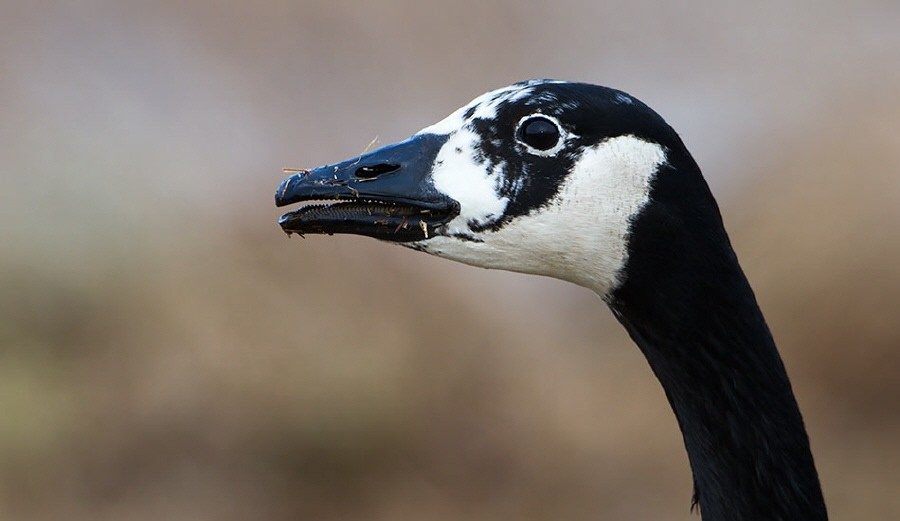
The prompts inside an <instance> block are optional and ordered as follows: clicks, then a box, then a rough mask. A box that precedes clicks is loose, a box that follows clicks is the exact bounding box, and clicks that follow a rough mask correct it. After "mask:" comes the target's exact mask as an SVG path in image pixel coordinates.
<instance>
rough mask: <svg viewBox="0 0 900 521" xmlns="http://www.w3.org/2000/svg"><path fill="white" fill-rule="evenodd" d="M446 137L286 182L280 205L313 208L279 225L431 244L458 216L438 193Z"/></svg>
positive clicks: (418, 140)
mask: <svg viewBox="0 0 900 521" xmlns="http://www.w3.org/2000/svg"><path fill="white" fill-rule="evenodd" d="M446 141H447V137H446V136H438V135H434V134H422V135H418V136H414V137H412V138H410V139H408V140H406V141H403V142H401V143H397V144H395V145H388V146H386V147H384V148H380V149H378V150H374V151H372V152H369V153H367V154H363V155H362V156H359V157H356V158H354V159H349V160H347V161H344V162H341V163H338V164H335V165H326V166H322V167H319V168H315V169H313V170H308V171H303V172H299V173H297V174H294V175H292V176H291V177H288V178H287V179H285V180H284V181H283V182H282V183H281V186H279V187H278V191H277V192H276V193H275V205H276V206H286V205H289V204H294V203H308V204H305V205H304V206H302V207H301V208H299V209H297V210H294V211H292V212H289V213H286V214H284V215H283V216H282V217H281V219H279V220H278V224H280V225H281V228H282V229H283V230H284V231H285V232H286V233H288V234H291V233H299V234H305V233H327V234H332V233H353V234H358V235H367V236H369V237H375V238H378V239H384V240H390V241H398V242H408V241H418V240H422V239H427V238H429V237H431V236H432V235H434V234H435V233H437V232H438V231H439V229H440V227H441V226H443V225H444V224H446V223H447V222H448V221H450V220H451V219H453V218H454V217H456V215H457V214H459V203H457V202H456V201H454V200H453V199H451V198H449V197H447V196H446V195H444V194H442V193H441V192H438V191H437V190H436V189H435V188H434V184H433V183H432V180H431V169H432V166H433V165H434V161H435V158H436V157H437V154H438V151H439V150H440V149H441V146H443V145H444V143H445V142H446Z"/></svg>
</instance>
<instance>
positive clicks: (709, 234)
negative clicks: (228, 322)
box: [275, 80, 827, 521]
mask: <svg viewBox="0 0 900 521" xmlns="http://www.w3.org/2000/svg"><path fill="white" fill-rule="evenodd" d="M275 199H276V204H277V206H285V205H289V204H294V203H303V204H302V206H300V208H298V209H296V210H294V211H292V212H290V213H287V214H285V215H284V216H283V217H281V219H280V220H279V224H280V225H281V227H282V229H283V230H284V231H285V232H287V233H289V234H290V233H300V234H305V233H327V234H333V233H353V234H360V235H367V236H370V237H375V238H378V239H381V240H385V241H391V242H396V243H399V244H401V245H403V246H407V247H409V248H413V249H416V250H420V251H424V252H428V253H431V254H434V255H438V256H441V257H447V258H450V259H453V260H457V261H461V262H465V263H467V264H472V265H475V266H482V267H486V268H499V269H505V270H512V271H519V272H524V273H534V274H539V275H549V276H551V277H556V278H559V279H563V280H568V281H571V282H574V283H576V284H579V285H581V286H585V287H587V288H590V289H592V290H594V291H595V292H596V293H597V294H598V295H600V296H601V297H602V298H603V300H604V301H605V302H606V303H607V304H608V306H609V308H610V309H611V310H612V312H613V314H614V315H615V316H616V318H617V319H618V320H619V321H620V322H621V323H622V325H623V326H624V327H625V328H626V330H627V331H628V333H629V335H630V336H631V338H632V339H633V340H634V341H635V343H637V345H638V346H639V347H640V349H641V351H642V352H643V353H644V355H645V357H646V358H647V361H648V362H649V363H650V366H651V367H652V369H653V372H654V373H655V374H656V376H657V378H658V379H659V381H660V382H661V384H662V386H663V389H664V390H665V393H666V397H667V398H668V400H669V403H670V404H671V406H672V409H673V410H674V412H675V415H676V416H677V419H678V423H679V426H680V428H681V431H682V433H683V436H684V444H685V447H686V449H687V452H688V457H689V460H690V464H691V469H692V473H693V478H694V502H695V503H697V504H699V505H700V512H701V514H702V517H703V519H705V520H708V521H709V520H725V519H728V520H785V521H787V520H800V519H803V520H809V519H816V520H824V519H827V513H826V510H825V503H824V501H823V498H822V492H821V489H820V486H819V481H818V476H817V474H816V469H815V466H814V463H813V458H812V454H811V453H810V449H809V441H808V439H807V435H806V431H805V429H804V426H803V420H802V418H801V416H800V411H799V409H798V407H797V402H796V400H795V399H794V395H793V392H792V390H791V385H790V383H789V381H788V377H787V374H786V372H785V369H784V366H783V364H782V361H781V358H780V357H779V355H778V351H777V350H776V348H775V343H774V341H773V340H772V336H771V334H770V333H769V329H768V326H767V325H766V322H765V320H764V318H763V315H762V313H761V312H760V310H759V306H758V305H757V303H756V298H755V296H754V294H753V291H752V290H751V288H750V285H749V284H748V282H747V279H746V277H745V276H744V274H743V272H742V270H741V267H740V265H739V264H738V261H737V258H736V257H735V254H734V251H733V249H732V247H731V244H730V242H729V239H728V235H727V234H726V232H725V229H724V227H723V225H722V218H721V216H720V214H719V209H718V206H717V205H716V201H715V199H714V198H713V196H712V194H711V193H710V191H709V188H708V186H707V184H706V182H705V180H704V179H703V177H702V175H701V173H700V169H699V167H698V166H697V164H696V163H695V162H694V159H693V158H692V157H691V154H690V153H689V152H688V151H687V149H686V148H685V146H684V144H683V143H682V141H681V138H680V137H679V136H678V134H676V133H675V131H674V130H673V129H672V128H671V127H670V126H669V125H668V124H667V123H666V122H665V121H664V120H663V119H662V117H660V116H659V115H658V114H656V113H655V112H654V111H653V110H651V109H650V108H649V107H647V106H646V105H644V104H643V103H641V102H640V101H638V100H637V99H635V98H634V97H632V96H630V95H628V94H626V93H624V92H621V91H618V90H614V89H610V88H605V87H599V86H595V85H588V84H583V83H570V82H561V81H550V80H533V81H526V82H522V83H517V84H514V85H511V86H508V87H504V88H501V89H498V90H495V91H492V92H488V93H487V94H484V95H482V96H479V97H478V98H476V99H475V100H473V101H472V102H471V103H469V104H467V105H466V106H464V107H462V108H460V109H459V110H457V111H456V112H454V113H453V114H451V115H450V116H448V117H447V118H446V119H444V120H443V121H441V122H439V123H437V124H435V125H432V126H430V127H427V128H425V129H423V130H422V131H420V132H418V133H417V134H415V135H414V136H412V137H411V138H409V139H408V140H406V141H403V142H401V143H397V144H394V145H390V146H386V147H384V148H381V149H379V150H375V151H372V152H369V153H366V154H363V155H361V156H359V157H354V158H352V159H349V160H347V161H344V162H341V163H337V164H334V165H326V166H322V167H319V168H316V169H313V170H309V171H302V172H299V173H297V174H295V175H292V176H291V177H289V178H287V179H285V180H284V182H282V184H281V186H280V187H279V188H278V191H277V193H276V197H275Z"/></svg>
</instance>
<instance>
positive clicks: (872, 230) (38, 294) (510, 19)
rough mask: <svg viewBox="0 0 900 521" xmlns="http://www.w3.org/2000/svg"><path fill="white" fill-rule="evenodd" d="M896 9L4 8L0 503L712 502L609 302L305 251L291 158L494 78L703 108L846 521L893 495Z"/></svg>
mask: <svg viewBox="0 0 900 521" xmlns="http://www.w3.org/2000/svg"><path fill="white" fill-rule="evenodd" d="M898 28H900V3H898V2H896V1H894V0H870V1H862V2H841V1H837V0H834V1H819V0H817V1H813V0H805V1H797V2H789V3H785V2H782V1H768V0H763V1H761V2H743V3H735V2H715V1H712V0H710V1H706V2H689V3H687V4H685V3H679V4H678V5H677V6H676V5H675V4H674V3H673V4H672V5H664V4H663V3H658V2H652V1H632V0H628V1H606V2H589V1H586V0H571V1H557V2H532V1H521V0H519V1H500V2H488V3H484V2H475V1H470V0H463V1H461V2H440V3H423V2H417V1H412V0H397V1H390V2H361V1H348V2H336V3H329V2H324V1H301V2H288V1H280V0H275V1H263V2H252V3H251V2H245V3H231V2H216V1H211V0H196V1H193V2H178V1H173V0H159V1H156V2H115V1H74V0H73V1H69V2H58V3H57V2H17V1H11V0H0V176H2V177H0V519H4V520H5V519H10V520H13V519H15V520H45V519H66V520H157V519H168V520H207V519H208V520H213V519H215V520H230V519H234V520H238V519H271V520H295V519H310V520H325V521H330V520H348V521H354V520H398V519H401V520H402V519H424V520H435V521H443V520H448V521H449V520H458V519H469V520H508V519H519V520H550V519H553V520H556V519H567V520H588V519H639V520H640V519H685V520H687V519H697V516H696V514H691V513H690V512H689V504H690V497H691V478H690V471H689V468H688V463H687V458H686V456H685V454H684V449H683V446H682V441H681V436H680V433H679V431H678V428H677V425H676V422H675V418H674V416H673V415H672V413H671V411H670V410H669V408H668V404H667V403H666V401H665V398H664V396H663V393H662V391H661V389H660V387H659V384H658V383H657V382H656V380H655V379H654V378H653V376H652V374H651V372H650V370H649V368H648V366H647V364H646V363H645V361H644V360H643V358H642V357H641V355H640V353H639V351H638V349H637V348H636V347H635V346H633V345H632V344H631V342H630V341H629V340H628V338H627V337H626V335H625V333H624V331H622V329H621V328H620V327H619V325H618V324H617V323H616V322H615V321H614V320H613V318H612V317H611V315H610V313H609V312H608V311H607V310H606V309H605V307H604V306H603V305H602V304H601V302H600V301H599V300H598V299H597V298H596V297H595V296H594V295H592V294H591V293H590V292H589V291H587V290H584V289H581V288H578V287H576V286H573V285H569V284H566V283H562V282H559V281H554V280H548V279H542V278H538V277H529V276H524V275H516V274H508V273H501V272H489V271H486V270H480V269H475V268H471V267H467V266H463V265H457V264H454V263H451V262H449V261H444V260H440V259H435V258H430V257H428V256H426V255H423V254H417V253H414V252H410V251H407V250H403V249H401V248H397V247H393V246H390V245H386V244H381V243H378V242H376V241H372V240H368V239H364V238H356V237H307V238H306V239H300V238H297V237H296V236H295V237H294V238H292V239H290V240H289V239H288V238H287V237H286V236H285V235H284V234H282V233H281V231H280V229H279V228H278V226H277V225H276V224H275V221H276V219H277V217H278V216H279V215H280V213H281V212H280V211H279V210H276V209H275V208H274V206H273V193H274V190H275V188H276V186H277V184H278V183H279V181H280V180H281V179H282V178H283V176H284V174H282V172H281V168H282V167H296V168H300V167H309V166H315V165H319V164H323V163H327V162H332V161H334V160H337V159H344V158H346V157H350V156H352V155H354V154H357V153H359V152H361V151H362V150H363V149H364V148H365V147H366V145H367V144H368V143H369V142H370V141H372V140H373V139H374V138H376V137H377V138H378V144H379V145H383V144H387V143H390V142H393V141H395V140H398V139H402V138H405V137H406V136H408V135H409V134H411V133H413V132H415V131H417V130H418V129H420V128H422V127H424V126H426V125H428V124H430V123H432V122H435V121H437V120H439V119H440V118H443V117H444V116H445V115H446V114H448V113H450V112H451V111H452V110H454V109H455V108H457V107H458V106H461V105H462V104H464V103H466V102H468V101H469V100H470V99H471V98H473V97H475V96H476V95H478V94H481V93H482V92H484V91H486V90H489V89H493V88H496V87H499V86H502V85H505V84H508V83H511V82H513V81H517V80H521V79H526V78H535V77H552V78H564V79H571V80H580V81H587V82H592V83H600V84H605V85H609V86H614V87H617V88H621V89H623V90H626V91H628V92H630V93H631V94H634V95H635V96H637V97H638V98H640V99H642V100H644V101H645V102H647V103H648V104H649V105H651V106H652V107H654V108H655V109H656V110H657V111H659V112H660V113H661V114H662V115H663V116H664V117H665V118H666V119H667V120H668V121H669V122H670V123H671V124H672V125H673V126H674V127H675V128H676V129H678V130H679V132H680V133H681V135H682V137H683V138H684V140H685V142H686V143H687V145H688V147H689V148H690V149H691V150H692V152H693V154H694V155H695V157H696V158H697V160H698V161H699V163H700V165H701V167H702V168H703V170H704V172H705V175H706V177H707V179H708V181H709V183H710V185H711V186H712V188H713V191H714V192H715V193H716V194H717V196H718V199H719V202H720V205H721V207H722V210H723V214H724V218H725V221H726V225H727V226H728V228H729V230H730V233H731V235H732V240H733V242H734V246H735V248H736V250H737V252H738V255H739V257H740V258H741V260H742V264H743V266H744V268H745V270H746V272H747V274H748V276H749V278H750V280H751V283H752V284H753V285H754V288H755V290H756V293H757V295H758V297H759V300H760V303H761V305H762V307H763V310H764V312H765V313H766V315H767V318H768V320H769V323H770V326H771V328H772V330H773V332H774V334H775V337H776V339H777V341H778V343H779V346H780V349H781V352H782V356H783V357H784V359H785V363H786V365H787V366H788V371H789V373H790V375H791V377H792V379H793V383H794V389H795V391H796V393H797V397H798V400H799V402H800V405H801V408H802V409H803V411H804V414H805V419H806V422H807V426H808V429H809V432H810V436H811V439H812V444H813V451H814V453H815V456H816V460H817V463H818V467H819V472H820V475H821V478H822V484H823V487H824V491H825V495H826V500H827V502H828V505H829V509H830V512H831V515H832V518H833V519H890V518H894V519H896V518H898V517H900V471H898V469H900V442H898V441H897V440H898V439H900V380H898V378H897V374H898V369H900V349H898V347H900V320H898V319H900V304H898V301H900V233H898V225H900V204H898V202H900V123H898V121H900V30H898Z"/></svg>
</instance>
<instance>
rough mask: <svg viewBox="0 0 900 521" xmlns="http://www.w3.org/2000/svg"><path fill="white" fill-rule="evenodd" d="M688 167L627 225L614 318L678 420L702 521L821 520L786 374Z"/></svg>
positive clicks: (705, 194)
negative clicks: (628, 234) (623, 266)
mask: <svg viewBox="0 0 900 521" xmlns="http://www.w3.org/2000/svg"><path fill="white" fill-rule="evenodd" d="M685 154H686V152H685ZM685 157H686V158H685V159H684V160H683V162H682V164H677V163H676V164H672V163H670V164H667V165H665V166H664V167H663V168H662V169H661V171H660V172H659V173H658V176H657V178H656V179H655V181H654V185H653V188H652V192H651V201H652V202H651V203H649V204H648V205H647V207H645V209H644V210H643V211H642V213H641V214H640V215H639V216H638V217H637V218H636V219H635V221H634V222H633V225H632V235H631V240H630V242H629V259H628V264H627V267H626V272H625V274H626V277H625V280H624V283H623V284H622V285H621V286H620V287H619V288H618V289H617V290H616V291H615V292H613V294H612V295H610V297H609V298H608V302H609V305H610V308H611V309H612V310H613V313H614V314H615V315H616V317H617V318H618V319H619V321H620V322H621V323H622V324H623V325H624V326H625V328H626V329H627V330H628V333H629V334H630V335H631V338H632V339H633V340H634V341H635V342H636V343H637V344H638V346H639V347H640V349H641V351H642V352H643V353H644V355H645V356H646V358H647V360H648V361H649V363H650V366H651V367H652V369H653V372H654V373H655V374H656V376H657V378H659V381H660V382H661V383H662V386H663V389H664V390H665V393H666V397H667V398H668V400H669V403H670V404H671V405H672V409H673V410H674V411H675V415H676V416H677V418H678V423H679V426H680V427H681V431H682V433H683V435H684V443H685V447H686V448H687V452H688V457H689V459H690V463H691V469H692V472H693V476H694V494H695V495H694V501H695V502H696V503H698V504H699V505H700V512H701V515H702V518H703V519H704V520H705V521H712V520H726V519H727V520H733V521H739V520H747V521H749V520H754V521H756V520H763V519H765V520H784V521H787V520H825V519H827V513H826V510H825V504H824V501H823V498H822V492H821V489H820V486H819V480H818V476H817V474H816V469H815V466H814V464H813V458H812V454H811V452H810V448H809V441H808V438H807V435H806V430H805V428H804V426H803V420H802V418H801V416H800V410H799V408H798V407H797V402H796V400H795V398H794V394H793V392H792V390H791V385H790V382H789V381H788V377H787V373H786V372H785V369H784V365H783V364H782V361H781V358H780V356H779V354H778V351H777V349H776V347H775V343H774V341H773V339H772V336H771V334H770V332H769V329H768V326H767V325H766V323H765V320H764V318H763V315H762V313H761V312H760V309H759V306H758V305H757V303H756V298H755V296H754V294H753V291H752V289H751V288H750V285H749V283H748V282H747V279H746V277H745V276H744V274H743V272H742V270H741V268H740V266H739V264H738V261H737V258H736V256H735V254H734V251H733V250H732V247H731V244H730V242H729V240H728V236H727V235H726V233H725V230H724V227H723V226H722V221H721V217H720V215H719V210H718V207H717V206H716V203H715V200H714V199H713V197H712V195H711V194H710V193H709V189H708V187H707V185H706V183H705V181H704V180H703V179H702V176H700V172H699V169H698V168H697V167H696V164H694V162H693V160H692V159H691V158H690V156H689V155H686V156H685Z"/></svg>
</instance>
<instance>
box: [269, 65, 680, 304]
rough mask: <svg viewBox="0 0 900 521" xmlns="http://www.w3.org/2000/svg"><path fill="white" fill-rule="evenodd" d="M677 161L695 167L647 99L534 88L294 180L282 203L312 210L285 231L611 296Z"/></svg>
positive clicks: (561, 86)
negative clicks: (359, 241)
mask: <svg viewBox="0 0 900 521" xmlns="http://www.w3.org/2000/svg"><path fill="white" fill-rule="evenodd" d="M673 154H675V155H678V156H679V157H682V156H687V158H688V159H689V160H690V155H689V154H688V153H687V151H686V150H685V149H684V146H683V144H682V143H681V140H680V139H679V137H678V135H677V134H676V133H675V132H674V131H673V130H672V129H671V127H669V125H668V124H666V123H665V121H664V120H663V119H662V118H661V117H660V116H659V115H658V114H656V113H655V112H654V111H653V110H651V109H650V108H649V107H647V106H646V105H644V104H643V103H641V102H640V101H638V100H637V99H635V98H634V97H632V96H630V95H628V94H626V93H624V92H622V91H618V90H615V89H610V88H606V87H600V86H596V85H589V84H583V83H571V82H562V81H553V80H532V81H526V82H522V83H516V84H514V85H510V86H507V87H504V88H501V89H497V90H494V91H491V92H488V93H486V94H483V95H481V96H479V97H477V98H476V99H474V100H472V101H471V102H470V103H468V104H466V105H465V106H463V107H461V108H459V109H458V110H456V111H455V112H453V113H452V114H451V115H449V116H448V117H447V118H445V119H443V120H442V121H440V122H438V123H436V124H434V125H431V126H429V127H426V128H424V129H422V130H421V131H419V132H418V133H416V134H415V135H413V136H412V137H410V138H409V139H407V140H405V141H402V142H400V143H396V144H392V145H389V146H385V147H383V148H380V149H378V150H374V151H371V152H368V153H365V154H362V155H360V156H357V157H352V158H350V159H347V160H346V161H343V162H339V163H336V164H331V165H325V166H321V167H318V168H315V169H311V170H308V171H302V172H299V173H297V174H295V175H292V176H291V177H289V178H287V179H285V180H284V182H282V184H281V186H280V187H279V188H278V190H277V192H276V204H277V205H278V206H286V205H291V204H297V203H299V207H298V208H297V209H295V210H293V211H291V212H289V213H287V214H285V215H284V216H282V217H281V219H280V221H279V222H280V225H281V227H282V229H283V230H284V231H285V232H287V233H299V234H309V233H325V234H335V233H351V234H359V235H366V236H370V237H375V238H377V239H381V240H384V241H389V242H395V243H398V244H400V245H403V246H406V247H409V248H413V249H415V250H419V251H424V252H427V253H430V254H433V255H437V256H440V257H446V258H449V259H453V260H456V261H460V262H464V263H467V264H471V265H475V266H480V267H485V268H497V269H505V270H510V271H517V272H523V273H532V274H538V275H547V276H551V277H555V278H559V279H563V280H568V281H571V282H574V283H576V284H579V285H582V286H585V287H588V288H591V289H593V290H594V291H596V292H597V293H598V294H600V295H601V296H607V295H609V294H610V292H611V291H613V290H614V289H615V288H617V287H618V286H619V285H620V284H621V283H622V280H623V277H624V274H623V268H624V266H625V265H626V261H627V258H628V252H629V237H630V235H631V228H632V223H633V222H634V220H635V218H636V216H637V215H638V214H640V213H641V211H642V209H644V208H645V207H646V206H647V205H648V204H650V203H651V202H652V201H654V194H653V185H654V180H655V179H656V177H657V176H658V175H659V174H660V172H661V170H662V169H663V168H664V167H665V166H667V165H670V164H671V157H672V155H673ZM690 161H692V160H690Z"/></svg>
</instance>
